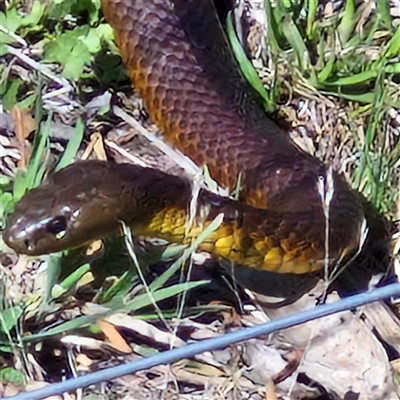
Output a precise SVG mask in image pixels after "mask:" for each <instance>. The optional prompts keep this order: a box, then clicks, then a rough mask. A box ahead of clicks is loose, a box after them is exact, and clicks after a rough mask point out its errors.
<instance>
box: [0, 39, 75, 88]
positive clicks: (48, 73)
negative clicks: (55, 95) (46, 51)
mask: <svg viewBox="0 0 400 400" xmlns="http://www.w3.org/2000/svg"><path fill="white" fill-rule="evenodd" d="M6 48H7V52H8V53H9V54H11V55H13V56H15V57H17V58H19V59H20V60H21V61H22V62H24V63H25V64H27V65H29V66H30V67H31V68H33V69H34V70H36V71H38V72H40V73H41V74H42V75H44V76H46V77H47V78H49V79H51V80H52V81H54V82H56V83H58V84H60V85H62V86H64V87H67V88H69V91H73V88H72V86H71V85H70V84H69V82H68V81H67V80H66V79H65V78H60V77H58V76H57V75H56V74H54V73H53V72H51V71H50V69H49V68H47V67H46V66H44V65H42V64H40V63H38V62H37V61H35V60H33V59H32V58H30V57H28V56H27V55H26V54H24V52H23V50H18V49H15V48H14V47H12V46H7V47H6Z"/></svg>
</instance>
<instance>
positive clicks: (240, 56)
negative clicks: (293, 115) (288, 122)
mask: <svg viewBox="0 0 400 400" xmlns="http://www.w3.org/2000/svg"><path fill="white" fill-rule="evenodd" d="M226 28H227V34H228V38H229V41H230V43H231V47H232V51H233V54H234V55H235V57H236V60H237V61H238V63H239V65H240V70H241V71H242V73H243V75H244V76H245V78H246V79H247V80H248V82H250V84H251V86H252V87H253V89H254V90H255V91H256V92H257V93H258V94H259V95H260V96H261V98H262V100H263V104H264V108H265V109H266V110H267V111H268V112H272V111H273V110H274V104H273V103H272V102H271V95H270V94H269V93H268V92H267V91H266V90H265V88H264V85H263V83H262V82H261V79H260V77H259V76H258V74H257V72H256V70H255V69H254V66H253V64H252V63H251V61H250V60H249V59H248V58H247V56H246V53H245V52H244V50H243V48H242V45H241V44H240V42H239V40H238V38H237V36H236V32H235V28H234V27H233V22H232V12H231V11H230V12H229V14H228V18H227V20H226Z"/></svg>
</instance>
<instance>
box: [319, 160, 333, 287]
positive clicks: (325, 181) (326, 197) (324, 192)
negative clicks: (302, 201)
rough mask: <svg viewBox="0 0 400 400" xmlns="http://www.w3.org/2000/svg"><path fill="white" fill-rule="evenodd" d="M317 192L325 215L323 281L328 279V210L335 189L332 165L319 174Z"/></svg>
mask: <svg viewBox="0 0 400 400" xmlns="http://www.w3.org/2000/svg"><path fill="white" fill-rule="evenodd" d="M317 188H318V193H319V195H320V197H321V201H322V207H323V210H324V216H325V242H324V248H325V257H324V277H325V281H328V276H329V229H330V224H329V211H330V204H331V201H332V198H333V193H334V191H335V188H334V184H333V170H332V167H331V166H329V167H328V169H327V172H326V174H325V176H323V175H320V176H319V177H318V182H317Z"/></svg>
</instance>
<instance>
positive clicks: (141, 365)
mask: <svg viewBox="0 0 400 400" xmlns="http://www.w3.org/2000/svg"><path fill="white" fill-rule="evenodd" d="M398 296H400V283H393V284H391V285H388V286H385V287H383V288H379V289H374V290H372V291H370V292H366V293H361V294H358V295H355V296H352V297H348V298H346V299H343V300H339V301H337V302H335V303H331V304H324V305H320V306H317V307H315V308H312V309H309V310H306V311H302V312H299V313H297V314H294V315H289V316H286V317H283V318H279V319H276V320H274V321H270V322H267V323H265V324H262V325H257V326H253V327H250V328H245V329H241V330H238V331H236V332H231V333H227V334H224V335H222V336H219V337H216V338H212V339H205V340H202V341H201V342H197V343H194V344H189V345H187V346H185V347H181V348H178V349H172V350H168V351H165V352H162V353H159V354H157V355H155V356H151V357H148V358H143V359H141V360H139V361H133V362H129V363H126V364H123V365H118V366H116V367H111V368H107V369H104V370H101V371H96V372H91V373H89V374H87V375H84V376H80V377H78V378H74V379H70V380H67V381H63V382H58V383H53V384H51V385H49V386H46V387H44V388H41V389H37V390H33V391H30V392H25V393H21V394H19V395H17V396H13V397H9V398H8V400H41V399H44V398H46V397H49V396H54V395H58V394H62V393H65V392H70V391H73V390H76V389H78V388H84V387H87V386H90V385H94V384H96V383H99V382H104V381H110V380H112V379H115V378H118V377H120V376H123V375H128V374H133V373H135V372H138V371H140V370H143V369H147V368H151V367H154V366H156V365H161V364H171V363H173V362H176V361H178V360H181V359H183V358H189V357H193V356H195V355H196V354H201V353H204V352H206V351H210V350H217V349H221V348H224V347H227V346H229V345H231V344H233V343H236V342H241V341H244V340H249V339H252V338H255V337H257V336H262V335H267V334H270V333H272V332H275V331H277V330H281V329H285V328H290V327H292V326H294V325H299V324H302V323H304V322H308V321H311V320H314V319H317V318H321V317H325V316H327V315H331V314H334V313H337V312H340V311H346V310H349V309H353V308H355V307H358V306H361V305H363V304H367V303H371V302H373V301H379V300H383V299H386V298H389V297H398Z"/></svg>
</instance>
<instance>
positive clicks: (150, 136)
mask: <svg viewBox="0 0 400 400" xmlns="http://www.w3.org/2000/svg"><path fill="white" fill-rule="evenodd" d="M112 111H113V113H114V114H115V115H116V116H117V117H120V118H121V119H123V120H124V121H125V122H126V123H127V124H128V125H130V126H131V127H132V128H134V129H135V130H136V131H137V132H138V133H139V134H141V135H142V136H144V137H145V138H146V139H147V140H148V141H150V142H151V143H152V144H154V146H156V147H157V148H158V149H159V150H160V151H162V152H163V153H164V154H165V155H167V156H168V157H170V158H171V159H172V160H174V161H175V162H176V163H177V164H178V165H179V166H180V167H181V168H182V169H183V170H184V171H185V172H186V173H187V174H188V175H189V176H195V175H196V173H197V172H198V171H199V167H198V166H197V165H196V164H195V163H194V162H193V161H192V160H191V159H190V158H189V157H186V156H185V155H183V154H182V153H181V152H179V151H178V150H176V149H173V148H172V147H171V146H169V145H168V144H166V143H165V142H164V141H163V140H161V139H159V138H158V137H157V136H156V134H155V133H152V132H149V131H148V130H147V129H145V128H144V127H143V126H142V125H141V124H140V123H139V122H138V121H137V120H136V119H135V118H133V117H132V116H130V115H129V114H128V113H126V112H125V111H123V110H122V109H121V108H120V107H117V106H114V107H113V108H112Z"/></svg>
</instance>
